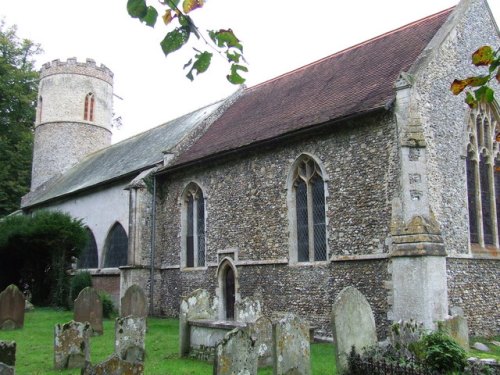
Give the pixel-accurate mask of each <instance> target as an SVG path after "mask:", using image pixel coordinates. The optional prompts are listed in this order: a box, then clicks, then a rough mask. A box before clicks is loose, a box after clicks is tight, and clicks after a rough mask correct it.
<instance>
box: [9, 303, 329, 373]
mask: <svg viewBox="0 0 500 375" xmlns="http://www.w3.org/2000/svg"><path fill="white" fill-rule="evenodd" d="M72 318H73V313H72V312H71V311H55V310H51V309H44V308H37V309H36V310H35V311H34V312H29V313H26V315H25V321H24V328H23V329H21V330H15V331H0V340H13V341H16V343H17V352H16V374H17V375H38V374H40V375H41V374H68V375H69V374H71V375H77V374H80V370H79V369H75V370H66V371H55V370H53V363H54V326H55V325H56V324H57V323H66V322H68V321H70V320H71V319H72ZM178 339H179V323H178V320H176V319H159V318H149V319H148V332H147V334H146V362H145V373H146V374H147V375H197V374H200V375H202V374H206V375H211V374H212V364H211V363H207V362H203V361H197V360H191V359H180V358H179V356H178V347H179V340H178ZM113 341H114V320H113V319H111V320H105V321H104V334H103V335H102V336H96V337H92V338H91V344H90V350H91V352H90V357H91V361H92V363H93V364H95V363H98V362H101V361H103V360H104V359H106V358H107V357H108V356H110V355H111V354H112V353H113V350H114V343H113ZM311 356H312V360H311V362H312V373H313V374H314V375H331V374H334V373H335V370H334V369H335V364H334V354H333V346H332V345H331V344H313V345H312V346H311ZM270 374H272V369H270V368H265V369H262V370H260V371H259V375H270Z"/></svg>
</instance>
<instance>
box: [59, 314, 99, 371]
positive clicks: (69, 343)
mask: <svg viewBox="0 0 500 375" xmlns="http://www.w3.org/2000/svg"><path fill="white" fill-rule="evenodd" d="M91 332H92V328H91V327H90V324H89V323H88V322H86V323H81V322H75V321H70V322H68V323H64V324H56V326H55V329H54V367H55V368H56V369H57V370H61V369H70V368H83V367H84V366H85V362H87V361H90V347H89V343H90V334H91Z"/></svg>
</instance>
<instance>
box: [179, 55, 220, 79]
mask: <svg viewBox="0 0 500 375" xmlns="http://www.w3.org/2000/svg"><path fill="white" fill-rule="evenodd" d="M197 52H199V53H198V54H196V55H195V58H196V60H195V61H194V63H193V64H192V65H191V62H192V59H191V60H189V62H188V63H187V64H186V65H184V68H187V67H189V66H190V65H191V69H190V70H189V72H188V74H186V77H188V78H189V79H190V80H191V81H192V80H193V79H194V77H193V72H194V71H196V72H197V74H201V73H205V72H206V71H207V69H208V67H209V66H210V63H211V62H212V56H213V55H212V54H211V53H210V52H207V51H205V52H200V51H197Z"/></svg>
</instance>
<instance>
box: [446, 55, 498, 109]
mask: <svg viewBox="0 0 500 375" xmlns="http://www.w3.org/2000/svg"><path fill="white" fill-rule="evenodd" d="M472 64H474V65H475V66H487V67H488V74H483V75H477V76H471V77H468V78H465V79H461V80H459V79H455V80H454V81H453V83H452V84H451V87H450V90H451V92H452V93H453V94H454V95H458V94H460V93H461V92H462V91H464V90H466V89H467V88H469V89H471V88H475V87H478V88H477V89H475V90H473V91H472V92H471V91H467V92H466V97H465V103H467V105H468V106H469V107H471V108H474V107H476V106H477V105H478V103H480V102H486V103H492V102H493V100H494V99H495V92H494V91H493V89H492V88H491V87H490V86H489V85H488V83H489V82H490V81H491V80H492V79H494V78H495V79H496V80H497V81H498V82H500V68H499V66H500V49H498V50H497V51H494V50H493V48H491V47H490V46H483V47H480V48H479V49H477V50H476V51H475V52H474V53H473V54H472ZM495 70H496V74H495Z"/></svg>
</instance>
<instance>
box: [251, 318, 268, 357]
mask: <svg viewBox="0 0 500 375" xmlns="http://www.w3.org/2000/svg"><path fill="white" fill-rule="evenodd" d="M248 329H249V332H250V335H251V336H252V338H253V339H254V340H255V348H256V350H257V356H258V362H259V367H265V366H271V365H272V364H273V350H272V348H273V325H272V322H271V320H270V319H269V318H266V317H265V316H261V317H260V318H259V319H257V320H256V321H255V322H254V323H250V324H249V326H248Z"/></svg>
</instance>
